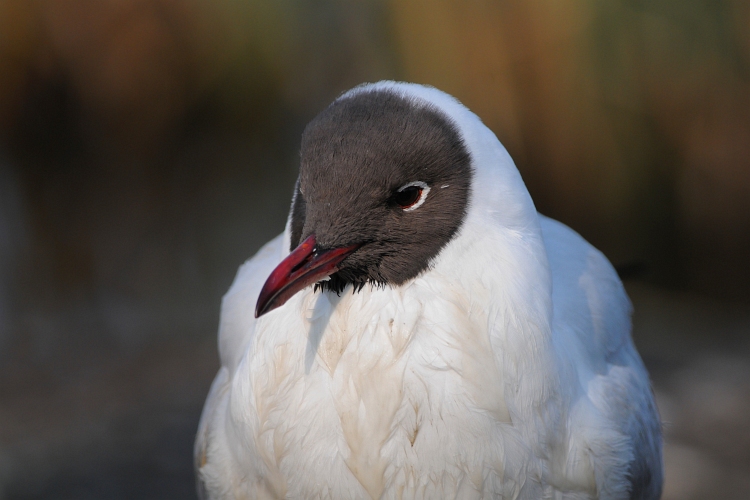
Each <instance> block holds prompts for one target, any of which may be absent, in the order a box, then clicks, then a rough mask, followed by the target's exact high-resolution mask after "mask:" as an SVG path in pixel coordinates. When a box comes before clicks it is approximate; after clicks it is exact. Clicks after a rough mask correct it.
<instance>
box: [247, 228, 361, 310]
mask: <svg viewBox="0 0 750 500" xmlns="http://www.w3.org/2000/svg"><path fill="white" fill-rule="evenodd" d="M315 243H316V242H315V235H314V234H311V235H310V236H309V237H308V238H307V239H306V240H305V241H303V242H302V243H301V244H300V245H299V246H298V247H297V248H295V249H294V250H293V251H292V253H290V254H289V256H288V257H287V258H286V259H284V260H282V261H281V263H280V264H279V265H278V266H276V269H274V270H273V272H271V275H270V276H269V277H268V279H267V280H266V283H265V284H264V285H263V289H262V290H261V291H260V295H259V296H258V303H257V304H256V305H255V317H256V318H259V317H261V316H263V315H264V314H266V313H267V312H269V311H273V310H274V309H276V308H277V307H281V306H283V305H284V304H285V303H286V301H287V300H289V299H290V298H291V297H292V295H294V294H295V293H297V292H299V291H300V290H302V289H303V288H305V287H306V286H308V285H312V284H313V283H316V282H318V281H320V280H321V279H323V278H325V277H326V276H330V275H331V274H333V273H335V272H336V271H338V270H339V264H341V262H342V261H343V260H344V259H346V258H347V257H348V256H349V255H350V254H351V253H352V252H354V251H355V250H356V249H358V248H359V247H360V246H362V245H361V244H356V245H350V246H348V247H340V248H332V249H330V250H319V249H317V248H316V246H315Z"/></svg>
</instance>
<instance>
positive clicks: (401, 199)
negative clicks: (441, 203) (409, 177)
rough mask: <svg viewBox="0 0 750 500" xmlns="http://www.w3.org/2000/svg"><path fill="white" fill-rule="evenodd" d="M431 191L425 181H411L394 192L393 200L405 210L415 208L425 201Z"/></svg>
mask: <svg viewBox="0 0 750 500" xmlns="http://www.w3.org/2000/svg"><path fill="white" fill-rule="evenodd" d="M429 191H430V188H429V186H427V184H425V183H424V182H410V183H409V184H407V185H405V186H402V187H400V188H399V190H398V191H396V192H395V193H394V194H393V201H394V202H395V203H396V204H397V205H398V206H399V207H401V208H402V209H403V210H404V211H410V210H414V209H416V208H418V207H419V206H421V205H422V203H424V200H425V198H426V197H427V193H428V192H429Z"/></svg>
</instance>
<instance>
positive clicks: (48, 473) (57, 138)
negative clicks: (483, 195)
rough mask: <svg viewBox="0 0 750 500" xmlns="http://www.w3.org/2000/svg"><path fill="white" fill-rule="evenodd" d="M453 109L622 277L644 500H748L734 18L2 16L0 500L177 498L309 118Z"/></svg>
mask: <svg viewBox="0 0 750 500" xmlns="http://www.w3.org/2000/svg"><path fill="white" fill-rule="evenodd" d="M384 78H389V79H400V80H409V81H415V82H420V83H428V84H431V85H434V86H437V87H439V88H441V89H443V90H445V91H447V92H449V93H451V94H453V95H455V96H456V97H458V98H459V99H460V100H462V101H463V102H464V103H465V104H466V105H467V106H469V107H470V108H471V109H473V110H474V111H475V112H476V113H477V114H478V115H479V116H481V117H482V119H483V120H484V121H485V123H486V124H487V125H488V126H489V127H490V128H492V129H493V130H494V131H495V133H496V134H497V135H498V137H499V138H500V140H501V141H502V142H503V143H504V144H505V145H506V147H507V148H508V150H509V151H510V153H511V155H512V156H513V157H514V159H515V161H516V163H517V165H518V167H519V169H520V171H521V173H522V175H523V177H524V179H525V180H526V183H527V185H528V187H529V190H530V192H531V194H532V196H533V197H534V199H535V201H536V204H537V207H538V208H539V210H540V211H542V212H544V213H546V214H548V215H550V216H553V217H555V218H558V219H560V220H562V221H563V222H565V223H567V224H568V225H570V226H572V227H573V228H575V229H576V230H577V231H579V232H580V233H581V234H583V235H584V236H585V237H586V238H587V239H589V240H590V241H591V242H593V243H594V244H595V245H597V246H598V247H599V248H601V249H602V250H603V251H604V253H605V254H606V255H607V256H608V257H609V258H610V259H611V260H612V261H613V262H614V263H615V264H616V265H619V266H622V267H623V268H625V269H629V270H631V271H632V272H630V273H629V275H630V276H629V278H628V279H627V280H626V286H627V288H628V291H629V293H630V294H631V297H632V300H633V302H634V305H635V316H634V323H635V329H634V336H635V339H636V342H637V344H638V346H639V349H640V350H641V353H642V354H643V357H644V360H645V362H646V364H647V365H648V367H649V369H650V370H651V373H652V376H653V381H654V386H655V391H656V394H657V398H658V402H659V406H660V409H661V412H662V418H663V420H664V422H665V433H666V451H665V461H666V470H667V482H666V488H665V495H664V498H665V499H668V500H672V499H681V500H690V499H704V498H705V499H713V498H722V499H747V498H750V338H749V337H748V333H750V307H748V306H749V305H750V286H748V280H749V279H750V265H749V264H748V257H749V256H750V4H749V3H748V2H746V1H743V0H652V1H648V2H646V1H642V0H629V1H626V0H607V1H605V0H603V1H598V2H594V1H584V0H555V1H549V0H548V1H540V2H524V1H520V0H516V1H499V0H497V1H490V0H486V1H482V0H477V1H471V2H467V1H463V2H462V1H447V0H439V1H438V0H434V1H433V0H430V1H428V0H412V1H408V2H405V1H399V0H392V1H374V0H368V1H359V2H350V1H347V0H316V1H314V2H305V1H302V0H279V1H262V0H213V1H205V0H204V1H200V0H0V498H1V499H4V500H7V499H31V498H44V499H99V498H107V499H147V498H154V499H172V498H174V499H177V498H179V499H183V498H194V487H193V473H192V459H191V452H192V440H193V434H194V432H195V428H196V426H197V422H198V417H199V414H200V410H201V406H202V403H203V399H204V397H205V394H206V392H207V390H208V387H209V384H210V381H211V379H212V377H213V375H214V373H215V371H216V369H217V368H218V360H217V354H216V345H215V343H216V340H215V339H216V327H217V324H218V314H219V304H220V299H221V296H222V294H223V293H224V292H225V291H226V290H227V288H228V287H229V285H230V283H231V281H232V278H233V275H234V272H235V271H236V269H237V267H238V266H239V265H240V264H241V263H242V262H243V261H244V260H245V259H246V258H248V257H249V256H251V255H252V254H253V253H254V252H255V251H256V250H257V249H258V248H259V247H260V245H261V244H262V243H263V242H265V241H266V240H268V239H270V238H271V237H273V236H274V235H275V234H277V233H278V232H280V231H281V230H282V228H283V224H284V220H285V217H286V212H287V210H288V205H289V200H290V195H291V192H292V187H293V182H294V179H295V177H296V171H297V150H298V141H299V137H300V133H301V131H302V129H303V127H304V125H305V123H306V122H307V121H308V120H310V119H311V118H312V117H313V116H314V115H315V114H316V113H317V112H318V111H319V110H320V109H322V107H323V106H325V105H326V104H327V103H328V102H330V101H331V100H332V99H333V98H335V97H336V96H337V95H339V94H340V93H341V92H343V91H344V90H346V89H348V88H350V87H352V86H354V85H356V84H359V83H361V82H365V81H376V80H380V79H384Z"/></svg>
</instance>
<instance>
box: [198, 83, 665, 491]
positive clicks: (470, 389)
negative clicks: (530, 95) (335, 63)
mask: <svg viewBox="0 0 750 500" xmlns="http://www.w3.org/2000/svg"><path fill="white" fill-rule="evenodd" d="M630 314H631V305H630V302H629V299H628V297H627V295H626V293H625V290H624V288H623V286H622V283H621V282H620V280H619V278H618V276H617V273H616V272H615V270H614V268H613V267H612V265H611V264H610V263H609V261H608V260H607V259H606V257H604V255H602V253H601V252H599V251H598V250H597V249H595V248H594V247H593V246H592V245H590V244H589V243H588V242H587V241H585V240H584V239H583V238H582V237H581V236H579V235H578V234H577V233H575V232H574V231H573V230H571V229H570V228H568V227H567V226H565V225H563V224H562V223H560V222H557V221H555V220H553V219H550V218H547V217H544V216H542V215H540V214H539V213H538V212H537V211H536V209H535V207H534V204H533V202H532V200H531V197H530V195H529V192H528V191H527V189H526V187H525V185H524V183H523V181H522V179H521V176H520V174H519V172H518V170H517V168H516V167H515V165H514V163H513V160H512V159H511V157H510V156H509V155H508V153H507V151H506V150H505V148H504V147H503V146H502V145H501V143H500V142H499V141H498V139H497V138H496V137H495V135H494V134H493V133H492V132H491V131H490V129H489V128H487V127H486V126H485V125H484V124H483V123H482V122H481V120H480V119H479V118H478V117H477V116H476V115H475V114H473V113H472V112H471V111H469V110H468V109H467V108H466V107H464V106H463V105H462V104H461V103H459V102H458V101H457V100H456V99H455V98H453V97H451V96H449V95H448V94H446V93H443V92H441V91H439V90H437V89H435V88H432V87H428V86H422V85H417V84H411V83H400V82H391V81H383V82H379V83H374V84H367V85H362V86H359V87H356V88H354V89H352V90H350V91H348V92H346V93H344V94H343V95H341V97H339V98H338V99H336V100H335V101H334V102H333V103H332V104H330V105H329V106H328V107H327V108H326V109H325V110H323V111H322V112H321V113H320V114H319V115H318V116H317V117H316V118H314V119H313V120H312V122H310V123H309V124H308V126H307V127H306V129H305V131H304V133H303V135H302V142H301V149H300V171H299V178H298V180H297V183H296V186H295V188H294V195H293V198H292V203H291V210H290V213H289V217H288V220H287V223H286V229H285V231H284V233H283V234H282V235H280V236H278V237H276V238H275V239H274V240H272V241H270V242H269V243H267V244H266V245H265V246H264V247H263V248H261V250H260V251H259V252H258V253H257V254H256V255H255V256H254V257H253V258H251V259H250V260H249V261H247V262H246V263H245V264H244V265H242V267H241V268H240V269H239V272H238V274H237V277H236V279H235V281H234V283H233V284H232V286H231V288H230V290H229V291H228V293H227V294H226V295H225V296H224V299H223V302H222V309H221V320H220V326H219V355H220V358H221V368H220V369H219V372H218V374H217V375H216V378H215V380H214V382H213V384H212V386H211V389H210V392H209V395H208V398H207V401H206V404H205V407H204V410H203V414H202V416H201V420H200V424H199V428H198V434H197V438H196V443H195V466H196V474H197V483H198V490H199V495H200V496H201V498H209V499H226V500H230V499H277V498H289V499H312V498H317V499H391V498H394V499H395V498H398V499H414V498H419V499H441V498H456V499H489V498H496V499H535V500H536V499H570V500H573V499H576V500H579V499H642V500H652V499H658V498H659V497H660V495H661V488H662V481H663V470H662V467H663V466H662V437H661V425H660V421H659V416H658V412H657V408H656V405H655V402H654V398H653V393H652V391H651V386H650V382H649V377H648V373H647V371H646V369H645V367H644V365H643V362H642V361H641V358H640V357H639V355H638V352H637V351H636V349H635V346H634V344H633V341H632V338H631V335H630V330H631V322H630Z"/></svg>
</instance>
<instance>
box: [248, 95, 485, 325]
mask: <svg viewBox="0 0 750 500" xmlns="http://www.w3.org/2000/svg"><path fill="white" fill-rule="evenodd" d="M432 90H434V89H432ZM436 92H437V91H436ZM464 109H465V108H464ZM471 182H472V158H471V155H470V154H469V149H468V148H467V146H466V145H465V143H464V140H463V138H462V136H461V134H460V132H459V129H458V126H457V125H456V123H454V121H453V120H452V119H451V118H450V117H449V116H448V115H447V114H446V113H445V112H444V111H443V110H441V109H440V108H439V107H437V106H435V105H433V104H432V103H430V102H429V101H427V100H424V99H418V98H415V97H414V96H410V95H409V94H408V93H404V92H401V91H399V90H398V87H395V88H394V87H378V86H371V87H363V88H360V89H355V90H354V91H352V92H349V93H347V94H345V95H343V96H342V97H340V98H339V99H337V100H336V101H334V102H333V103H332V104H331V105H330V106H328V107H327V108H326V109H325V110H324V111H323V112H321V113H320V114H319V115H318V116H317V117H315V118H314V119H313V120H312V122H310V124H309V125H308V126H307V127H306V129H305V131H304V133H303V136H302V145H301V150H300V173H299V179H298V181H297V184H296V187H295V192H294V197H293V201H292V209H291V213H290V220H289V227H288V230H289V232H290V234H289V236H290V241H291V248H290V254H289V255H288V256H287V257H286V258H285V259H284V260H283V261H282V262H281V263H280V264H279V265H278V266H277V267H276V268H275V269H274V270H273V272H272V273H271V275H270V276H269V277H268V280H267V281H266V283H265V285H264V287H263V289H262V291H261V293H260V296H259V298H258V302H257V305H256V311H255V315H256V317H259V316H261V315H263V314H265V313H267V312H269V311H271V310H273V309H275V308H277V307H280V306H282V305H283V304H284V303H285V302H286V301H287V300H288V299H289V298H291V297H292V296H293V295H294V294H295V293H297V292H298V291H300V290H301V289H303V288H305V287H307V286H310V285H313V284H316V286H318V287H320V288H322V289H324V290H331V291H334V292H337V293H339V292H341V291H342V290H343V289H344V288H345V287H347V286H348V285H352V286H353V288H354V289H355V290H359V289H361V288H362V287H363V286H364V285H365V284H368V283H369V284H373V285H376V286H400V285H403V284H404V283H405V282H407V281H409V280H411V279H413V278H415V277H417V276H418V275H419V274H420V273H422V272H424V271H425V270H426V269H428V268H429V266H430V263H431V261H432V260H433V259H434V258H435V257H436V256H437V255H438V254H439V253H440V251H441V249H442V248H443V247H444V246H445V245H446V244H447V243H448V242H449V241H450V240H451V239H452V238H453V237H454V235H455V234H456V233H457V232H458V230H459V228H460V227H461V225H462V223H463V221H464V219H465V217H466V214H467V209H468V208H467V207H468V205H469V197H470V192H471Z"/></svg>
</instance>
